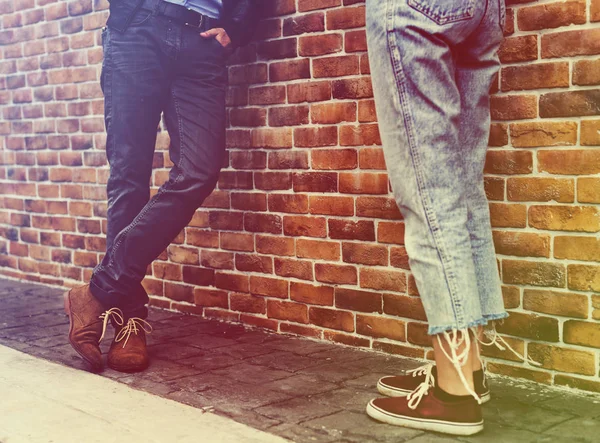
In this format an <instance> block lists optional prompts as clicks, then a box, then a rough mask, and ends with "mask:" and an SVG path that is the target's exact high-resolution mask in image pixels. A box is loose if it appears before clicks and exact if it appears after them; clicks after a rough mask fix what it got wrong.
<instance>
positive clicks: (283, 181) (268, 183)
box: [254, 172, 292, 191]
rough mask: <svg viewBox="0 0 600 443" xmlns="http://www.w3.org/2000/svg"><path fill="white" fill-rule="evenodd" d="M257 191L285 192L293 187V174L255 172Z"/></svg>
mask: <svg viewBox="0 0 600 443" xmlns="http://www.w3.org/2000/svg"><path fill="white" fill-rule="evenodd" d="M254 184H255V185H256V189H261V190H265V191H273V190H285V189H291V187H292V174H290V173H289V172H255V173H254Z"/></svg>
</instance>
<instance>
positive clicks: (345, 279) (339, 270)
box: [315, 263, 357, 284]
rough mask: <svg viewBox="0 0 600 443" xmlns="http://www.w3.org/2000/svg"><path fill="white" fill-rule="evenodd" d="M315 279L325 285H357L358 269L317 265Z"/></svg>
mask: <svg viewBox="0 0 600 443" xmlns="http://www.w3.org/2000/svg"><path fill="white" fill-rule="evenodd" d="M315 279H316V280H317V281H320V282H323V283H337V284H356V283H357V273H356V267H355V266H345V265H333V264H323V263H316V264H315Z"/></svg>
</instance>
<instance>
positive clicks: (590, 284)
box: [567, 265, 600, 292]
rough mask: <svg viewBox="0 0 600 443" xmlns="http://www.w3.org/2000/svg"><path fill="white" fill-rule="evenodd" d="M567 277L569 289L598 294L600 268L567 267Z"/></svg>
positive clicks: (586, 266)
mask: <svg viewBox="0 0 600 443" xmlns="http://www.w3.org/2000/svg"><path fill="white" fill-rule="evenodd" d="M567 275H568V287H569V289H575V290H579V291H595V292H600V266H592V265H568V266H567Z"/></svg>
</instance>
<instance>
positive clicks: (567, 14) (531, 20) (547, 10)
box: [517, 0, 586, 31]
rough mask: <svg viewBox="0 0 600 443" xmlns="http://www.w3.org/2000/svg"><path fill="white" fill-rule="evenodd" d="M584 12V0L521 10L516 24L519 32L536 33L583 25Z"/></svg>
mask: <svg viewBox="0 0 600 443" xmlns="http://www.w3.org/2000/svg"><path fill="white" fill-rule="evenodd" d="M585 10H586V2H585V0H575V1H567V2H561V3H550V4H546V5H539V6H531V7H527V8H521V9H519V10H518V13H517V24H518V26H519V30H521V31H538V30H542V29H551V28H558V27H560V26H568V25H571V24H583V23H585V21H586V18H585V15H586V14H585V13H586V11H585Z"/></svg>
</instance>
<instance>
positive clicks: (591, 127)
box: [581, 66, 600, 146]
mask: <svg viewBox="0 0 600 443" xmlns="http://www.w3.org/2000/svg"><path fill="white" fill-rule="evenodd" d="M598 69H599V70H600V66H599V67H598ZM581 145H583V146H600V120H582V121H581Z"/></svg>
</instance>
